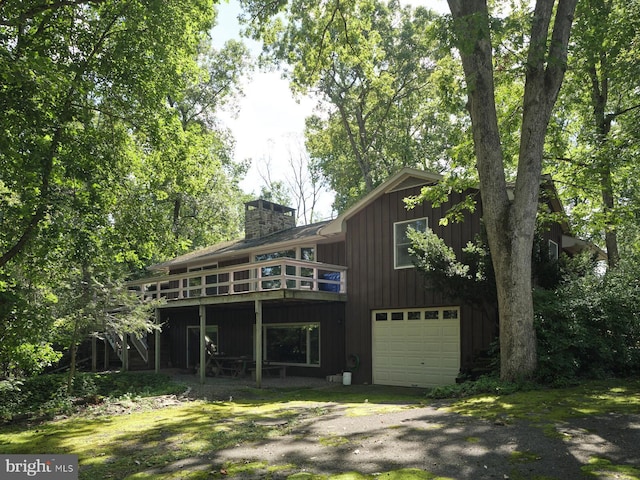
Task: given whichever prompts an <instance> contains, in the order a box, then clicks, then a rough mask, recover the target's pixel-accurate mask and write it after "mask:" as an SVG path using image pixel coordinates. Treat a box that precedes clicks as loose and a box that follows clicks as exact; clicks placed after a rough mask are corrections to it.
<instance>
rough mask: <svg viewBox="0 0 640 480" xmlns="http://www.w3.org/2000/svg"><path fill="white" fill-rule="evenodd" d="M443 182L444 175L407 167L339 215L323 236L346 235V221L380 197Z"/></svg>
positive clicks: (326, 228) (324, 229) (323, 232)
mask: <svg viewBox="0 0 640 480" xmlns="http://www.w3.org/2000/svg"><path fill="white" fill-rule="evenodd" d="M440 180H442V175H439V174H437V173H434V172H429V171H426V170H418V169H417V168H409V167H405V168H403V169H402V170H399V171H398V172H396V173H395V174H393V175H391V176H390V177H389V178H388V179H387V180H385V181H384V182H382V183H381V184H380V185H378V186H377V187H376V188H374V189H373V190H371V191H370V192H369V193H368V194H367V195H365V196H364V197H362V198H361V199H360V200H358V201H357V202H356V203H355V204H354V205H353V206H351V207H350V208H348V209H347V210H345V211H344V212H343V213H342V214H340V215H338V216H337V217H336V218H335V219H334V220H332V221H331V222H329V224H328V225H327V226H326V227H324V228H323V229H322V234H324V235H330V234H336V233H344V232H345V231H346V228H347V227H346V221H347V220H348V219H350V218H351V217H353V216H354V215H356V214H357V213H358V212H360V211H361V210H364V208H365V207H366V206H367V205H369V204H370V203H371V202H373V201H374V200H376V199H377V198H378V197H381V196H382V195H385V194H387V193H391V192H395V191H398V190H406V189H408V188H413V187H419V186H424V185H435V184H436V183H438V182H439V181H440Z"/></svg>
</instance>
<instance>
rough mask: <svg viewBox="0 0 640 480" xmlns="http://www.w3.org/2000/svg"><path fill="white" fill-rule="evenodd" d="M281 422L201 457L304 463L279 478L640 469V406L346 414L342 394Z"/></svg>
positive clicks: (579, 474)
mask: <svg viewBox="0 0 640 480" xmlns="http://www.w3.org/2000/svg"><path fill="white" fill-rule="evenodd" d="M196 388H197V387H196ZM200 388H202V387H200ZM204 388H206V386H205V387H204ZM215 392H216V393H217V394H218V395H221V396H223V397H226V396H227V395H229V396H232V395H233V388H232V387H228V389H227V390H225V389H224V387H222V386H221V385H220V384H218V385H217V386H216V388H215ZM198 393H199V394H202V393H206V392H203V391H200V392H198ZM267 420H268V419H267ZM266 423H267V424H268V421H267V422H266ZM277 423H278V422H274V425H273V426H272V428H282V429H284V431H285V434H284V435H281V436H273V437H268V438H265V439H264V440H263V441H261V442H259V443H257V444H255V443H252V444H242V445H237V446H236V447H234V448H231V449H227V450H221V451H217V452H212V454H211V455H210V456H208V457H207V458H202V459H199V460H200V461H201V462H203V464H205V463H206V464H208V465H209V468H211V465H213V466H214V469H215V466H218V467H219V468H222V465H224V463H225V462H240V463H242V462H251V461H257V460H262V461H267V462H268V463H269V465H272V466H273V465H284V464H293V465H295V466H296V468H295V469H294V470H284V471H282V472H273V473H271V474H270V475H271V476H270V477H268V478H272V479H284V478H287V476H288V475H292V474H293V473H297V472H304V471H306V472H310V473H319V474H331V473H341V472H348V471H357V472H361V473H366V474H371V473H376V472H386V471H390V470H396V469H400V468H417V469H421V470H425V471H428V472H431V473H433V474H436V475H440V476H443V477H449V478H454V479H552V478H553V479H562V480H565V479H577V478H621V479H634V478H639V477H638V476H636V475H637V470H632V472H631V473H632V474H631V476H629V475H627V476H623V475H622V473H623V472H624V471H625V469H627V473H628V469H629V468H630V467H631V468H633V467H635V468H636V469H637V468H639V467H640V415H637V414H629V415H621V414H610V415H607V416H603V417H597V416H589V417H576V418H573V419H572V420H571V421H568V422H563V423H559V424H550V425H533V424H531V423H529V422H527V421H522V420H515V421H508V422H503V421H495V422H494V421H491V422H490V421H486V420H480V419H476V418H473V417H467V416H462V415H459V414H456V413H451V412H448V411H447V410H446V402H440V403H439V404H433V405H430V406H426V407H412V408H407V409H404V410H401V411H395V412H391V413H377V414H372V415H364V416H351V415H347V409H346V407H345V406H344V405H343V404H340V403H330V402H327V403H317V404H315V405H313V406H311V407H309V408H308V409H307V411H301V412H300V415H299V416H298V418H297V420H296V421H294V422H292V424H290V425H284V426H283V425H278V424H277ZM594 459H595V460H598V461H599V464H598V465H606V464H607V462H610V465H609V466H608V467H607V468H606V469H605V470H606V472H605V471H603V472H601V473H598V471H599V470H602V469H601V468H599V467H598V468H596V467H595V466H592V467H591V468H592V475H587V474H586V472H585V471H584V470H583V467H585V466H586V465H589V464H590V462H593V461H594ZM593 473H595V476H593ZM242 478H265V476H264V474H263V475H259V474H256V475H254V476H252V477H248V476H246V477H244V476H243V477H242Z"/></svg>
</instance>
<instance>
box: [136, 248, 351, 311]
mask: <svg viewBox="0 0 640 480" xmlns="http://www.w3.org/2000/svg"><path fill="white" fill-rule="evenodd" d="M346 275H347V267H344V266H340V265H330V264H326V263H317V262H309V261H305V260H295V259H293V258H278V259H275V260H267V261H263V262H254V263H249V264H247V263H245V264H242V265H234V266H232V267H226V268H210V269H209V268H208V269H204V270H198V271H190V272H187V273H180V274H173V275H164V276H161V277H151V278H143V279H140V280H134V281H131V282H129V287H130V288H131V289H132V290H135V291H137V292H138V294H139V295H140V296H142V297H143V298H144V299H153V298H156V299H157V298H164V299H166V300H169V301H170V300H181V299H186V298H195V297H211V296H221V295H237V294H241V293H248V292H261V291H270V290H281V289H294V290H307V291H319V292H333V293H346V285H347V276H346Z"/></svg>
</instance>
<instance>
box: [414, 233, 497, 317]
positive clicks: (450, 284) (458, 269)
mask: <svg viewBox="0 0 640 480" xmlns="http://www.w3.org/2000/svg"><path fill="white" fill-rule="evenodd" d="M409 238H410V239H411V241H412V247H411V253H412V254H413V255H414V263H415V265H416V268H417V269H418V270H419V271H420V273H421V274H422V275H423V276H424V277H425V279H426V286H427V288H428V289H431V290H435V291H438V292H441V293H442V294H444V296H445V297H446V298H448V299H451V300H456V301H462V302H464V303H468V304H472V305H475V306H477V307H480V308H483V309H485V310H486V311H487V312H488V311H489V310H490V309H492V308H495V304H496V302H497V298H496V291H495V279H494V275H493V266H492V263H491V256H490V255H489V248H488V247H487V245H486V240H483V239H482V237H481V236H479V237H478V238H476V239H475V242H469V243H467V245H466V246H465V247H463V248H462V250H461V252H460V253H459V256H460V258H461V260H458V255H456V252H454V250H453V249H452V248H451V247H449V246H448V245H446V243H445V242H444V240H443V239H441V238H440V237H438V236H437V235H436V234H435V233H433V231H431V230H427V232H425V233H421V232H415V231H412V232H409Z"/></svg>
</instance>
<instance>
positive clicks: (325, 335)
mask: <svg viewBox="0 0 640 480" xmlns="http://www.w3.org/2000/svg"><path fill="white" fill-rule="evenodd" d="M206 312H207V325H208V326H209V325H217V326H218V338H219V351H220V352H221V353H222V354H224V355H227V356H247V357H250V358H254V342H255V340H254V329H255V313H254V305H253V303H251V304H240V305H234V306H228V305H227V306H225V307H222V306H209V307H207V310H206ZM262 315H263V320H262V321H263V324H269V323H298V322H320V366H319V367H293V366H288V367H287V372H288V374H290V375H300V376H309V377H324V376H326V375H330V374H334V373H338V372H341V371H342V370H343V369H344V368H345V349H344V337H345V336H344V318H345V313H344V304H342V303H339V302H336V303H305V304H287V305H285V304H279V305H269V304H267V303H265V304H264V305H263V312H262ZM162 320H163V322H165V323H166V325H165V328H164V329H163V333H162V335H163V337H164V338H169V342H170V345H169V347H168V349H169V351H170V355H171V365H173V366H174V367H178V368H186V367H187V365H186V342H187V327H188V326H199V325H200V320H199V317H198V307H190V308H176V309H163V310H162Z"/></svg>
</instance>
